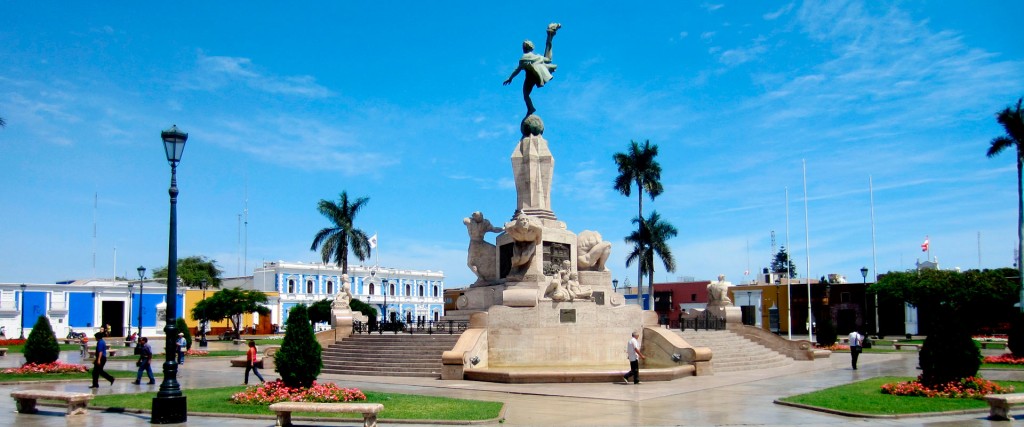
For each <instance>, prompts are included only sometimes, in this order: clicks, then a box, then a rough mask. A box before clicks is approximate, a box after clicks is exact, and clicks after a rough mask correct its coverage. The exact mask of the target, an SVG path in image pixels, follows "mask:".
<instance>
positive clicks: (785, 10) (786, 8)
mask: <svg viewBox="0 0 1024 427" xmlns="http://www.w3.org/2000/svg"><path fill="white" fill-rule="evenodd" d="M790 10H793V3H788V4H786V5H785V6H782V7H781V8H779V9H778V10H775V11H773V12H768V13H766V14H764V15H763V18H764V20H765V21H774V20H776V19H779V17H780V16H782V15H785V14H787V13H789V11H790Z"/></svg>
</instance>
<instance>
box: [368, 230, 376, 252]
mask: <svg viewBox="0 0 1024 427" xmlns="http://www.w3.org/2000/svg"><path fill="white" fill-rule="evenodd" d="M367 243H369V244H370V249H376V248H377V233H373V236H371V237H370V239H369V240H368V242H367Z"/></svg>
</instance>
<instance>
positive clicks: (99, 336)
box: [89, 332, 114, 388]
mask: <svg viewBox="0 0 1024 427" xmlns="http://www.w3.org/2000/svg"><path fill="white" fill-rule="evenodd" d="M103 336H104V335H103V332H97V333H96V358H95V359H93V362H92V385H91V386H89V388H99V387H100V377H103V378H105V379H106V380H107V381H110V385H114V377H112V376H110V374H108V373H107V372H106V371H104V370H103V366H104V365H106V364H107V342H106V340H104V339H103Z"/></svg>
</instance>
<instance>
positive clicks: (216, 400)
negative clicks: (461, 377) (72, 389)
mask: <svg viewBox="0 0 1024 427" xmlns="http://www.w3.org/2000/svg"><path fill="white" fill-rule="evenodd" d="M244 390H245V387H244V386H232V387H219V388H205V389H188V390H184V391H183V392H184V394H185V396H186V397H187V398H188V409H189V411H194V412H210V413H223V414H254V415H271V416H272V415H274V414H275V413H274V412H273V411H271V410H269V409H267V406H264V405H239V404H235V403H231V401H230V400H229V399H230V397H231V395H232V394H234V393H237V392H240V391H244ZM363 393H364V394H366V402H367V403H382V404H384V411H382V412H381V413H380V414H378V417H380V418H388V419H411V420H460V421H473V420H488V419H493V418H496V417H498V415H499V413H500V411H501V407H502V403H501V402H485V401H480V400H466V399H451V398H447V397H431V396H416V395H409V394H395V393H378V392H373V391H365V390H364V391H363ZM155 396H156V392H150V393H137V394H110V395H100V396H96V398H94V399H93V400H92V401H91V402H90V403H89V406H99V407H109V408H125V409H144V410H149V409H151V408H152V406H153V397H155ZM293 415H295V416H309V415H316V416H318V417H332V416H337V417H340V418H362V415H361V414H324V413H317V414H312V413H305V412H295V413H293Z"/></svg>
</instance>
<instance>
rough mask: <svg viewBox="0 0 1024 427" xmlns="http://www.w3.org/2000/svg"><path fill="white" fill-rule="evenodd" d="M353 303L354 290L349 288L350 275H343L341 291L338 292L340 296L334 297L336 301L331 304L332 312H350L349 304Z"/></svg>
mask: <svg viewBox="0 0 1024 427" xmlns="http://www.w3.org/2000/svg"><path fill="white" fill-rule="evenodd" d="M351 302H352V290H351V287H350V286H349V281H348V274H342V275H341V289H340V290H339V291H338V295H335V296H334V301H332V302H331V309H332V310H350V308H349V303H351Z"/></svg>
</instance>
